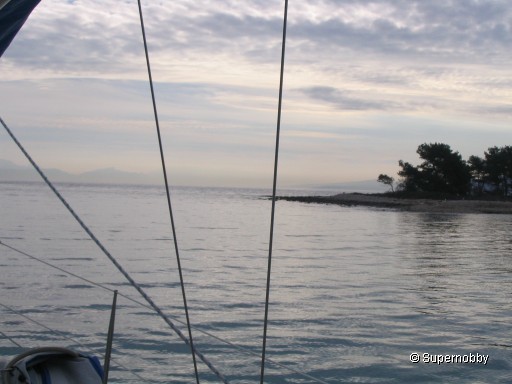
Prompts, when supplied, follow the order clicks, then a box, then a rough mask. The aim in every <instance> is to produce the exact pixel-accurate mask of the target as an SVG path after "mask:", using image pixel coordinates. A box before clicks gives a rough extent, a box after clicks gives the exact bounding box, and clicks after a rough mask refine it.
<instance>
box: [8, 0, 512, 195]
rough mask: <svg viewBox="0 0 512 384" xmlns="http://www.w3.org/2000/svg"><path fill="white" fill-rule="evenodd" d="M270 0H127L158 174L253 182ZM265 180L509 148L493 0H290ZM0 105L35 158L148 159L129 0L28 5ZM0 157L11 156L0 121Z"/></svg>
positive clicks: (264, 142)
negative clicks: (425, 150)
mask: <svg viewBox="0 0 512 384" xmlns="http://www.w3.org/2000/svg"><path fill="white" fill-rule="evenodd" d="M283 5H284V3H283V2H282V1H276V0H244V1H235V0H231V1H221V0H219V1H209V0H195V1H190V0H188V1H185V0H173V1H154V0H152V1H143V10H144V17H145V22H146V32H147V39H148V45H149V50H150V58H151V62H152V67H153V78H154V81H155V83H156V97H157V103H158V109H159V114H160V118H161V127H162V132H163V137H164V148H165V150H166V159H167V163H168V170H169V173H170V180H171V183H173V184H176V185H226V186H262V187H268V186H270V185H271V181H272V167H273V150H274V143H275V136H274V135H275V127H276V118H277V96H278V81H279V61H280V50H281V45H280V44H281V28H282V16H283ZM288 20H289V29H288V40H287V52H286V64H285V89H284V94H283V96H284V100H283V120H282V138H281V157H280V173H279V175H280V182H279V185H280V186H282V187H284V186H290V185H304V184H325V183H336V182H343V181H357V180H368V179H376V177H377V175H378V174H379V173H388V174H390V175H395V174H396V172H397V170H398V160H399V159H403V160H405V161H409V162H411V163H413V164H417V163H418V161H419V159H418V158H417V155H416V152H415V151H416V148H417V147H418V145H419V144H421V143H424V142H443V143H447V144H449V145H450V146H451V147H452V149H454V150H457V151H459V152H460V153H461V155H462V156H463V158H465V159H467V158H468V157H469V156H470V155H479V156H483V152H484V151H485V150H486V149H487V148H488V147H490V146H494V145H497V146H502V145H512V129H511V122H512V49H511V48H512V44H511V40H512V33H511V32H512V31H511V28H512V3H510V1H509V0H503V1H501V0H496V1H485V0H482V1H478V0H466V1H464V0H460V1H450V0H432V1H423V0H422V1H411V0H387V1H358V0H308V1H297V0H290V3H289V19H288ZM0 68H1V69H0V73H1V75H0V115H1V116H2V117H3V119H4V120H5V121H6V123H7V124H8V125H9V126H10V127H11V129H12V130H13V131H14V132H15V134H17V135H18V136H19V138H20V139H21V141H22V142H23V143H24V144H25V146H26V148H27V149H28V150H29V152H31V153H32V154H33V156H34V158H35V159H36V160H37V161H38V162H39V163H40V165H41V166H43V167H47V168H48V167H54V168H60V169H63V170H65V171H68V172H82V171H89V170H93V169H96V168H106V167H115V168H118V169H121V170H125V171H134V172H152V171H157V170H158V169H159V168H158V167H159V155H158V144H157V138H156V134H155V128H154V122H153V114H152V106H151V99H150V93H149V86H148V82H147V71H146V67H145V59H144V51H143V44H142V37H141V32H140V26H139V19H138V8H137V3H136V1H134V0H126V1H125V0H101V1H100V0H76V1H64V0H42V1H41V4H40V5H39V6H38V7H37V8H36V9H35V11H34V12H33V14H32V15H31V17H30V18H29V20H28V22H27V23H26V24H25V27H24V28H23V29H22V31H21V32H20V33H19V35H18V36H17V38H16V39H15V40H14V42H13V44H12V45H11V47H10V48H8V50H7V51H6V52H5V54H4V56H3V57H2V58H1V59H0ZM0 158H4V159H7V160H11V161H13V162H16V163H17V164H26V161H25V160H24V159H23V158H22V156H21V155H20V154H19V152H18V150H17V149H16V147H15V146H14V144H13V143H12V142H11V141H10V139H9V138H8V137H7V135H6V134H5V133H4V132H0Z"/></svg>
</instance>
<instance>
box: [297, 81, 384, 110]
mask: <svg viewBox="0 0 512 384" xmlns="http://www.w3.org/2000/svg"><path fill="white" fill-rule="evenodd" d="M301 91H302V92H303V93H305V94H306V95H308V96H309V97H311V98H312V99H315V100H320V101H323V102H327V103H329V104H333V105H335V106H336V108H338V109H342V110H349V111H350V110H352V111H353V110H359V111H361V110H386V109H388V108H389V107H390V104H389V103H385V102H381V103H378V102H372V101H368V100H365V99H363V98H358V97H353V96H350V95H349V92H343V91H341V90H339V89H336V88H333V87H320V86H318V87H309V88H304V89H302V90H301Z"/></svg>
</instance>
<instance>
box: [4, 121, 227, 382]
mask: <svg viewBox="0 0 512 384" xmlns="http://www.w3.org/2000/svg"><path fill="white" fill-rule="evenodd" d="M0 123H1V124H2V126H3V127H4V128H5V130H6V131H7V133H8V134H9V136H10V137H11V138H12V140H13V141H14V142H15V143H16V145H17V146H18V148H19V149H20V150H21V152H23V154H24V155H25V157H26V158H27V160H28V161H29V162H30V164H32V166H33V167H34V169H35V170H36V171H37V173H39V175H40V176H41V178H42V179H43V180H44V181H45V183H46V184H47V185H48V187H50V189H51V190H52V191H53V193H54V194H55V196H57V198H58V199H59V200H60V201H61V203H62V204H64V206H65V207H66V208H67V210H68V211H69V213H71V215H72V216H73V217H74V218H75V220H76V221H77V222H78V224H80V226H81V227H82V229H83V230H84V231H85V232H86V233H87V234H88V235H89V237H90V238H91V239H92V240H93V241H94V242H95V243H96V245H97V246H98V248H100V249H101V251H102V252H103V253H104V254H105V256H107V258H108V259H109V260H110V261H111V262H112V264H114V265H115V267H116V268H117V270H118V271H119V272H121V274H122V275H123V276H124V277H125V278H126V280H128V282H129V283H130V284H131V285H132V286H133V287H134V288H135V289H136V290H137V292H139V294H140V295H141V296H142V297H143V298H144V300H146V302H147V303H148V304H149V305H150V306H151V308H153V310H154V311H155V312H156V313H158V314H159V315H160V317H161V318H162V319H163V320H164V321H165V322H166V323H167V325H169V327H171V329H172V330H173V331H174V332H175V333H176V334H177V335H178V336H179V337H180V338H181V339H182V340H183V341H184V342H185V344H187V345H188V344H189V340H188V339H187V337H186V336H185V335H184V334H183V333H182V332H181V331H180V329H179V328H177V327H176V325H175V324H174V323H173V322H172V321H171V320H170V319H169V317H168V316H167V315H165V313H163V312H162V310H161V309H160V307H158V305H156V304H155V302H154V301H153V299H151V297H149V296H148V294H147V293H146V292H145V291H144V290H143V289H142V287H141V286H140V285H139V284H137V282H135V280H133V278H132V277H131V276H130V274H129V273H128V272H126V271H125V270H124V268H123V267H122V265H121V264H119V262H118V261H117V260H116V259H115V257H114V256H112V255H111V254H110V252H109V251H108V250H107V249H106V248H105V246H104V245H103V244H102V243H101V242H100V241H99V240H98V238H97V237H96V235H94V233H92V231H91V230H90V229H89V227H88V226H87V225H85V223H84V222H83V221H82V219H80V217H79V216H78V215H77V214H76V212H75V211H74V210H73V208H71V206H70V205H69V204H68V202H67V201H66V199H64V197H63V196H62V195H61V194H60V192H59V191H58V190H57V189H56V188H55V186H54V185H53V183H52V182H51V181H50V180H49V179H48V178H47V177H46V175H45V174H44V172H43V171H42V170H41V168H39V166H38V165H37V164H36V162H35V161H34V160H33V159H32V157H31V156H30V155H29V154H28V152H27V151H26V150H25V148H24V147H23V146H22V145H21V143H20V142H19V141H18V139H17V138H16V136H14V134H13V133H12V131H11V130H10V129H9V127H8V126H7V124H5V122H4V121H3V119H2V118H1V117H0ZM194 351H195V354H196V355H197V356H199V358H200V359H201V360H202V361H203V362H204V363H205V364H206V365H207V366H208V368H210V370H211V371H212V372H213V373H215V375H217V377H218V378H219V379H221V380H222V382H224V383H228V381H227V379H226V378H225V377H224V375H223V374H222V373H221V372H220V371H219V370H218V369H217V368H215V367H214V366H213V364H212V363H210V361H209V360H208V359H207V358H206V357H205V356H204V355H203V354H202V353H201V352H199V351H198V350H197V349H194Z"/></svg>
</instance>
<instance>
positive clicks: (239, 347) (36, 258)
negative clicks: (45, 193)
mask: <svg viewBox="0 0 512 384" xmlns="http://www.w3.org/2000/svg"><path fill="white" fill-rule="evenodd" d="M0 245H3V246H4V247H6V248H9V249H10V250H12V251H14V252H17V253H19V254H20V255H23V256H26V257H28V258H30V259H32V260H35V261H37V262H39V263H42V264H44V265H46V266H48V267H50V268H53V269H56V270H58V271H59V272H63V273H65V274H67V275H69V276H73V277H75V278H77V279H79V280H81V281H83V282H85V283H88V284H91V285H93V286H95V287H97V288H101V289H103V290H106V291H109V292H111V293H114V291H115V290H114V289H112V288H109V287H107V286H105V285H103V284H100V283H97V282H95V281H92V280H89V279H87V278H85V277H82V276H80V275H77V274H75V273H73V272H71V271H68V270H66V269H64V268H61V267H59V266H57V265H55V264H52V263H49V262H47V261H45V260H43V259H41V258H39V257H36V256H34V255H30V254H28V253H26V252H24V251H22V250H20V249H17V248H15V247H13V246H11V245H9V244H6V243H5V242H3V241H2V240H0ZM118 295H119V296H121V297H123V298H124V299H126V300H128V301H131V302H132V303H134V304H137V305H139V306H141V307H143V308H146V309H149V310H153V308H152V307H151V306H149V305H148V304H145V303H143V302H141V301H139V300H136V299H134V298H132V297H130V296H128V295H125V294H123V293H121V292H119V293H118ZM173 320H174V321H176V322H178V323H180V324H183V325H186V323H185V322H184V321H181V320H179V319H177V318H175V317H174V318H173ZM192 328H193V329H194V330H195V331H197V332H199V333H201V334H203V335H206V336H208V337H211V338H212V339H214V340H217V341H219V342H221V343H224V344H227V345H229V346H230V347H233V348H235V349H237V350H238V351H240V352H242V353H244V354H246V355H251V356H258V357H259V356H260V354H259V353H258V352H254V351H252V350H250V349H247V348H244V347H242V346H240V345H237V344H235V343H232V342H231V341H229V340H226V339H223V338H221V337H219V336H216V335H214V334H213V333H211V332H208V331H205V330H203V329H201V328H198V327H197V326H194V325H193V326H192ZM0 333H1V332H0ZM11 341H13V340H11ZM13 343H15V342H14V341H13ZM15 344H16V343H15ZM196 351H197V350H196ZM266 361H267V363H271V364H273V365H275V366H277V367H280V368H282V369H284V370H287V371H289V372H292V373H295V374H297V375H300V376H302V377H305V378H308V379H310V380H312V381H314V382H317V383H321V384H328V383H327V382H325V381H323V380H321V379H318V378H316V377H313V376H311V375H309V374H308V373H306V372H302V371H299V370H297V369H294V368H291V367H288V366H286V365H284V364H282V363H280V362H278V361H275V360H273V359H270V358H268V357H267V358H266Z"/></svg>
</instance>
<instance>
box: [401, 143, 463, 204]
mask: <svg viewBox="0 0 512 384" xmlns="http://www.w3.org/2000/svg"><path fill="white" fill-rule="evenodd" d="M416 152H417V153H418V155H419V156H420V158H421V159H423V162H422V163H421V164H420V165H418V166H417V167H414V166H412V165H411V164H409V163H407V162H404V161H402V160H400V161H399V163H398V164H399V166H400V168H401V170H400V171H399V172H398V174H399V175H400V176H401V177H402V183H401V186H402V188H403V190H405V191H406V192H433V193H443V194H449V195H459V196H460V195H466V194H467V193H468V192H469V191H470V182H471V174H470V168H469V166H468V165H467V164H466V162H465V161H464V160H462V157H461V155H460V154H459V153H458V152H453V151H452V149H451V148H450V146H449V145H447V144H442V143H430V144H426V143H425V144H421V145H420V146H419V147H418V149H417V151H416Z"/></svg>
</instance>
